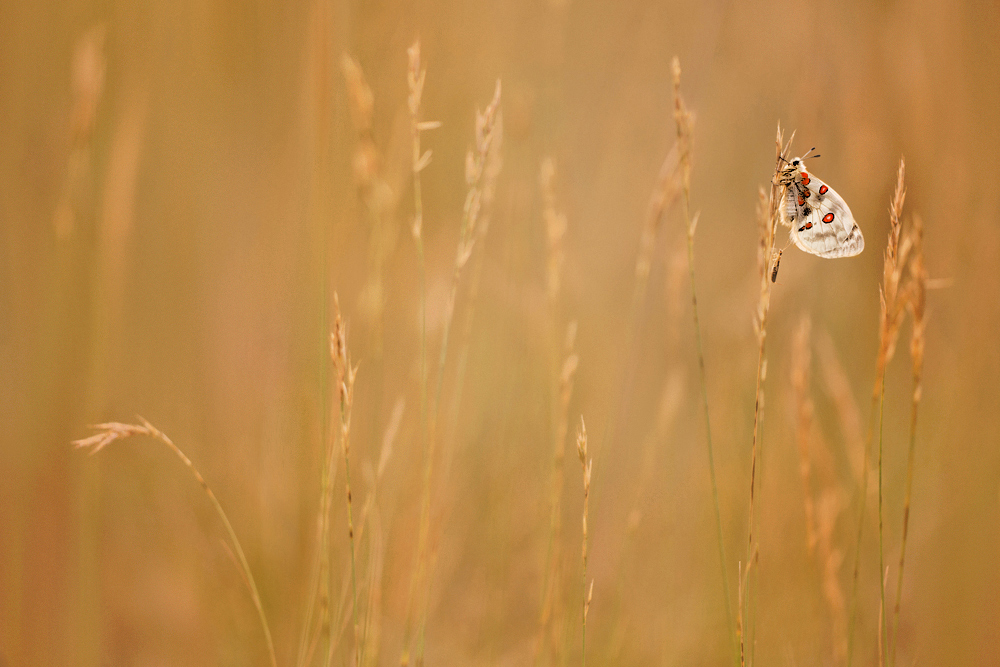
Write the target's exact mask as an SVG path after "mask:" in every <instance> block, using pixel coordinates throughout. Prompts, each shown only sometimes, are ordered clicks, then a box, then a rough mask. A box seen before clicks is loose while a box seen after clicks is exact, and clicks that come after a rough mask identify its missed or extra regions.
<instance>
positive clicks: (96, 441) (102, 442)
mask: <svg viewBox="0 0 1000 667" xmlns="http://www.w3.org/2000/svg"><path fill="white" fill-rule="evenodd" d="M138 419H139V421H140V422H141V423H140V424H122V423H119V422H109V423H106V424H96V425H94V426H92V427H91V428H93V429H95V430H97V431H99V433H96V434H94V435H92V436H90V437H87V438H81V439H80V440H74V441H73V446H74V447H76V448H77V449H88V450H90V452H89V453H90V454H96V453H97V452H99V451H101V450H102V449H104V448H105V447H107V446H108V445H110V444H111V443H113V442H115V441H116V440H124V439H126V438H130V437H133V436H137V435H144V436H148V437H150V438H153V439H154V440H159V441H160V442H162V443H163V444H164V445H166V446H167V447H168V448H169V449H170V450H171V451H172V452H173V453H174V454H176V455H177V458H179V459H180V460H181V461H182V462H183V463H184V465H186V466H187V468H188V470H189V471H190V472H191V474H192V475H193V476H194V478H195V480H196V481H197V482H198V484H200V485H201V488H202V489H203V490H204V491H205V495H207V496H208V499H209V501H210V502H211V503H212V507H213V508H215V512H216V514H218V516H219V518H220V519H221V520H222V524H223V526H224V527H225V529H226V535H227V536H228V537H229V541H230V545H231V546H232V549H233V552H234V553H235V554H236V558H237V560H238V563H239V570H240V574H241V575H242V576H243V578H244V580H245V581H246V583H247V586H248V587H249V589H250V597H251V598H252V599H253V603H254V607H256V609H257V617H258V619H259V620H260V625H261V629H263V631H264V641H265V642H266V644H267V653H268V657H269V658H270V661H271V667H277V665H278V660H277V658H276V657H275V653H274V642H273V641H272V639H271V628H270V626H269V625H268V623H267V616H266V615H265V614H264V605H263V603H262V602H261V599H260V593H259V592H258V590H257V583H256V581H255V580H254V576H253V572H251V571H250V564H249V563H248V562H247V558H246V555H245V554H244V553H243V546H242V545H241V544H240V540H239V538H238V537H236V531H235V530H233V525H232V524H231V523H230V522H229V517H228V516H226V512H225V511H224V510H223V509H222V505H221V504H220V503H219V500H218V498H216V497H215V493H213V492H212V489H211V487H209V486H208V482H206V481H205V478H204V477H202V476H201V473H200V472H198V469H197V468H195V467H194V464H193V463H191V459H189V458H188V457H187V455H186V454H185V453H184V452H183V451H181V449H180V448H179V447H178V446H177V445H175V444H174V443H173V441H172V440H171V439H170V438H169V437H167V434H166V433H163V432H162V431H160V430H159V429H157V428H156V427H155V426H153V425H152V424H150V423H149V422H148V421H146V420H145V419H143V418H142V417H138Z"/></svg>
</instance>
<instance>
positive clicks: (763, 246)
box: [739, 126, 794, 661]
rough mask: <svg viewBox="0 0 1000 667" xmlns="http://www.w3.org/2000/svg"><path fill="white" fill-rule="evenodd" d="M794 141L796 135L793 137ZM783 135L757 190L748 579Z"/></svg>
mask: <svg viewBox="0 0 1000 667" xmlns="http://www.w3.org/2000/svg"><path fill="white" fill-rule="evenodd" d="M793 137H794V135H793ZM783 139H784V135H783V133H782V131H781V127H780V126H778V129H777V132H776V134H775V141H774V152H775V159H774V162H775V173H774V176H773V177H772V179H771V187H770V189H769V191H768V192H767V193H766V195H765V192H764V190H763V189H760V190H758V203H757V229H758V232H759V234H758V248H757V272H758V278H759V285H760V289H759V293H758V298H757V310H756V314H755V318H754V325H755V330H756V333H757V345H758V347H757V382H756V391H755V392H754V418H753V444H752V446H751V449H750V499H749V502H748V507H749V511H748V514H749V518H748V520H747V568H746V571H745V576H747V577H749V574H750V572H751V571H752V569H753V565H754V563H755V561H756V557H755V554H756V553H757V545H756V544H755V543H754V523H755V518H754V504H755V500H756V488H757V462H758V459H759V457H760V449H761V445H762V441H763V429H764V426H763V422H764V383H765V381H766V379H767V356H766V354H765V350H766V347H765V343H766V341H767V316H768V312H769V311H770V307H771V286H772V285H773V282H772V281H771V280H770V274H771V273H772V271H771V270H769V268H770V267H769V265H770V261H771V257H772V256H773V255H774V252H773V251H774V240H775V235H776V232H777V228H778V222H779V221H780V220H781V207H782V202H783V201H784V187H785V186H783V185H782V184H781V183H780V181H779V179H778V173H779V171H780V167H781V164H782V159H783V158H784V156H785V154H786V153H787V152H788V146H789V145H790V144H791V138H790V139H789V140H788V143H787V144H786V143H784V140H783ZM740 590H742V592H743V594H742V598H743V599H742V601H741V607H742V608H741V609H740V612H739V613H741V614H742V615H743V616H744V617H749V606H748V605H749V601H750V597H751V596H750V585H749V580H747V581H745V582H744V583H742V584H741V585H740ZM739 641H740V651H739V653H740V657H741V661H742V660H745V656H746V653H747V649H746V644H747V643H748V642H749V646H750V647H751V649H752V647H753V640H752V639H748V637H747V635H746V633H745V632H741V633H740V636H739Z"/></svg>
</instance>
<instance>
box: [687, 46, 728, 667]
mask: <svg viewBox="0 0 1000 667" xmlns="http://www.w3.org/2000/svg"><path fill="white" fill-rule="evenodd" d="M672 68H673V85H674V122H675V124H676V126H677V147H678V160H679V165H680V175H681V191H682V193H683V197H682V199H681V202H682V206H683V216H684V225H685V229H686V231H687V255H688V277H689V279H690V284H691V309H692V315H693V318H694V334H695V342H696V345H697V352H698V378H699V380H700V384H701V403H702V411H703V413H704V416H705V440H706V443H707V449H708V471H709V478H710V480H711V485H712V506H713V508H714V510H715V528H716V538H717V541H718V546H719V571H720V573H721V575H722V591H723V596H724V597H725V601H726V627H727V628H728V629H729V632H728V634H729V637H730V641H731V642H732V650H733V654H734V657H735V658H736V659H737V661H738V654H737V652H736V626H735V622H734V619H733V607H732V601H731V599H730V592H729V577H728V576H727V575H726V545H725V539H724V536H723V532H722V511H721V509H720V507H719V484H718V481H717V479H716V475H715V451H714V448H713V446H712V422H711V419H710V417H709V409H708V381H707V379H706V374H705V351H704V346H703V344H702V340H701V324H700V322H699V319H698V290H697V286H696V283H695V273H694V232H695V228H696V227H697V225H698V217H697V216H695V217H694V218H693V219H692V217H691V130H692V124H693V118H692V115H691V113H690V112H689V111H688V110H687V107H686V106H685V104H684V100H683V98H682V97H681V64H680V60H679V59H678V58H677V57H676V56H675V57H674V59H673V63H672Z"/></svg>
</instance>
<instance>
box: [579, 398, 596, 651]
mask: <svg viewBox="0 0 1000 667" xmlns="http://www.w3.org/2000/svg"><path fill="white" fill-rule="evenodd" d="M576 451H577V454H578V455H579V457H580V465H581V466H582V467H583V548H582V556H583V611H582V615H583V631H582V637H583V639H582V654H581V655H582V657H581V664H582V665H583V667H587V614H588V613H589V612H590V601H591V599H592V597H593V594H594V582H593V581H591V582H590V585H589V587H588V585H587V518H588V514H589V512H590V473H591V471H592V470H593V466H594V460H593V459H591V458H589V456H588V453H587V425H586V424H585V423H584V421H583V417H580V428H579V430H578V431H577V433H576Z"/></svg>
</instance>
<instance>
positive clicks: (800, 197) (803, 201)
mask: <svg viewBox="0 0 1000 667" xmlns="http://www.w3.org/2000/svg"><path fill="white" fill-rule="evenodd" d="M805 203H806V202H805V200H804V199H802V196H801V195H800V196H799V206H802V205H803V204H805Z"/></svg>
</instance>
